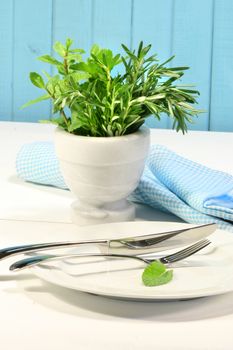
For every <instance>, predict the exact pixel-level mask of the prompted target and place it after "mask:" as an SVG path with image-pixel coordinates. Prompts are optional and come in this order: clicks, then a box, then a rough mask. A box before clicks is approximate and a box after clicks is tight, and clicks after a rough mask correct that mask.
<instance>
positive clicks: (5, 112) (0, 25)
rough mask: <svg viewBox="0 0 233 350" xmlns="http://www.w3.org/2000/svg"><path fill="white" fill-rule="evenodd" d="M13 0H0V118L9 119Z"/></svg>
mask: <svg viewBox="0 0 233 350" xmlns="http://www.w3.org/2000/svg"><path fill="white" fill-rule="evenodd" d="M13 13H14V8H13V0H8V1H1V2H0V42H1V50H0V67H1V68H0V69H1V79H0V120H11V117H12V111H11V101H12V42H13Z"/></svg>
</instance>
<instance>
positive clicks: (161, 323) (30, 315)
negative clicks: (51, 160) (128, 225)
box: [0, 122, 233, 350]
mask: <svg viewBox="0 0 233 350" xmlns="http://www.w3.org/2000/svg"><path fill="white" fill-rule="evenodd" d="M53 128H54V127H53V126H51V125H42V124H30V123H10V122H0V246H1V247H4V246H7V245H15V244H18V243H25V242H36V241H38V242H39V241H48V240H51V241H52V240H65V239H73V238H75V237H77V231H78V228H77V226H74V225H73V224H72V223H71V221H70V217H69V205H70V203H71V202H72V200H73V198H72V195H71V194H70V193H69V192H68V191H64V190H59V189H55V188H50V187H45V186H38V185H34V184H30V183H24V182H23V181H21V180H20V179H18V178H17V177H16V172H15V158H16V154H17V152H18V150H19V148H20V147H21V145H23V144H24V143H28V142H33V141H37V140H38V141H45V140H52V135H53ZM151 140H152V143H160V144H163V145H166V146H168V147H169V148H170V149H172V150H174V151H176V152H179V154H181V155H184V156H186V157H189V158H190V159H193V160H195V161H198V162H200V163H203V164H205V165H207V166H210V167H212V168H216V169H219V170H224V171H227V172H229V173H231V174H233V162H232V149H233V133H214V132H197V131H194V132H189V133H188V134H187V135H185V136H183V135H182V134H177V133H176V132H174V131H169V130H153V131H152V135H151ZM137 220H159V221H181V220H179V219H178V218H176V217H174V216H172V215H166V214H163V213H160V212H157V211H155V210H153V209H149V208H146V207H145V206H138V207H137ZM232 254H233V252H232ZM10 262H11V260H5V261H4V262H1V264H0V320H1V322H0V349H3V350H8V349H10V350H17V349H20V350H21V349H22V350H29V349H30V350H32V349H36V350H37V349H38V350H39V349H45V350H47V349H56V350H71V349H78V350H82V349H93V350H95V349H96V350H97V349H101V350H102V349H108V350H113V349H119V348H120V349H122V350H125V349H127V350H128V349H129V350H130V349H135V350H137V349H158V350H164V349H166V350H192V349H195V350H196V349H198V350H204V349H205V350H206V349H208V350H217V349H218V350H230V349H232V348H233V333H232V327H233V293H228V294H226V295H222V296H217V297H211V298H202V299H197V300H192V301H183V302H181V301H176V302H155V303H143V302H129V301H117V300H112V299H106V298H104V297H99V296H93V295H88V294H85V293H81V292H76V291H72V290H68V289H65V288H61V287H56V286H54V285H52V284H49V283H45V282H42V281H41V280H39V279H38V278H36V277H35V276H34V275H33V274H32V273H31V272H30V271H29V272H22V273H19V274H14V273H9V272H8V269H7V268H8V265H9V263H10Z"/></svg>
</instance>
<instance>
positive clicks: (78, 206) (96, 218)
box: [71, 199, 135, 226]
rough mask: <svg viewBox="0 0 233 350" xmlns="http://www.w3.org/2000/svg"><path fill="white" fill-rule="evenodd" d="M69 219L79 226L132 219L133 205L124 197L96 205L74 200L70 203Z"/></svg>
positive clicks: (133, 217) (133, 213) (133, 216)
mask: <svg viewBox="0 0 233 350" xmlns="http://www.w3.org/2000/svg"><path fill="white" fill-rule="evenodd" d="M71 219H72V222H73V223H74V224H76V225H79V226H86V225H96V224H104V223H109V222H122V221H133V220H134V219H135V207H134V205H133V204H132V203H130V202H128V201H127V200H126V199H123V200H120V201H117V202H113V203H109V204H105V205H102V206H98V207H94V206H91V205H88V204H85V203H83V202H82V203H81V202H79V201H75V202H74V203H72V205H71Z"/></svg>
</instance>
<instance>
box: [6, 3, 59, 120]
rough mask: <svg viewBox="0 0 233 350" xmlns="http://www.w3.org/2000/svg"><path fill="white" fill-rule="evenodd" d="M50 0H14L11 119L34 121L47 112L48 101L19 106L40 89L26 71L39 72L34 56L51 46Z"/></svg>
mask: <svg viewBox="0 0 233 350" xmlns="http://www.w3.org/2000/svg"><path fill="white" fill-rule="evenodd" d="M51 23H52V0H40V1H29V0H20V1H15V14H14V42H13V60H14V62H13V91H12V99H13V113H12V120H17V121H37V120H38V119H46V118H48V117H49V115H50V104H49V103H41V104H40V105H34V106H32V107H30V108H26V109H23V110H21V109H20V107H21V106H22V105H23V104H24V103H25V102H27V101H29V100H31V99H34V98H36V97H38V96H40V95H43V94H44V92H43V91H42V90H40V89H37V88H35V87H33V86H32V84H31V83H30V81H29V78H28V75H29V72H30V71H36V72H42V70H43V69H45V65H44V63H43V62H40V61H39V60H37V57H38V56H40V55H43V54H45V53H48V52H50V50H51V32H52V27H51Z"/></svg>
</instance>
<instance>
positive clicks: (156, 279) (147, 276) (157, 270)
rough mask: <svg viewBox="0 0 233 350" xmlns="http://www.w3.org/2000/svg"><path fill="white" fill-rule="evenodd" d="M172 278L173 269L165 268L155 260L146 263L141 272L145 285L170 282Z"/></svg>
mask: <svg viewBox="0 0 233 350" xmlns="http://www.w3.org/2000/svg"><path fill="white" fill-rule="evenodd" d="M172 278H173V270H166V267H165V265H164V264H162V263H161V262H159V261H157V260H155V261H153V262H152V263H151V264H150V265H148V266H147V267H146V268H145V269H144V271H143V274H142V281H143V283H144V285H145V286H147V287H153V286H160V285H162V284H166V283H168V282H170V281H171V280H172Z"/></svg>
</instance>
